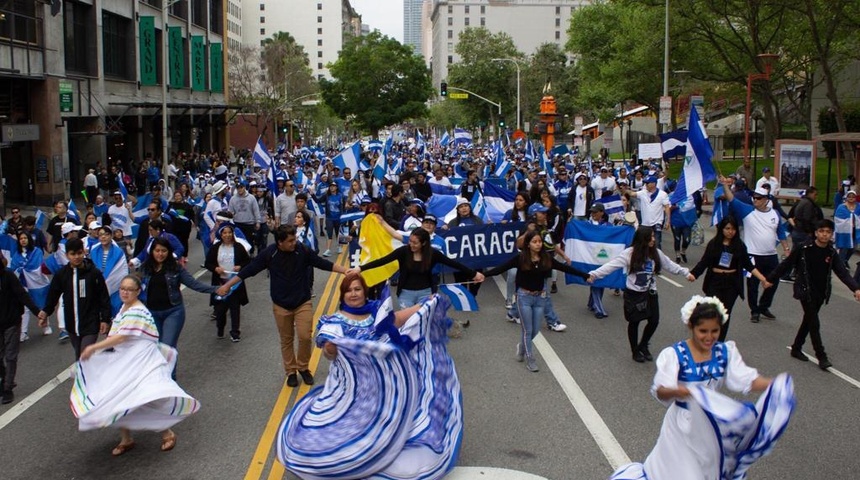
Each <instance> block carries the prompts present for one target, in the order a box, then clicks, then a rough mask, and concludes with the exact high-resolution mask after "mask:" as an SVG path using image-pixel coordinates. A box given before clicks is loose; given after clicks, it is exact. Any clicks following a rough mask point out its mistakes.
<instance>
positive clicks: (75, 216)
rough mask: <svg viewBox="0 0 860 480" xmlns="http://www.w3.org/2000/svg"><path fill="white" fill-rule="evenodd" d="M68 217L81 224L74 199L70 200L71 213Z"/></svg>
mask: <svg viewBox="0 0 860 480" xmlns="http://www.w3.org/2000/svg"><path fill="white" fill-rule="evenodd" d="M68 216H70V217H72V218H73V219H75V222H76V223H77V224H78V225H80V224H81V216H80V214H78V206H77V205H75V200H74V199H69V212H68Z"/></svg>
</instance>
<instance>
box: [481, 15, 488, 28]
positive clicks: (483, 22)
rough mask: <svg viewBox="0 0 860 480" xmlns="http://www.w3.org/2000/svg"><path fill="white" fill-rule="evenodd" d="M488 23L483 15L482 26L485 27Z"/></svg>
mask: <svg viewBox="0 0 860 480" xmlns="http://www.w3.org/2000/svg"><path fill="white" fill-rule="evenodd" d="M486 25H487V19H486V18H484V17H481V26H482V27H484V26H486Z"/></svg>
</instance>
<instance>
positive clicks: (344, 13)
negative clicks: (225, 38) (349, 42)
mask: <svg viewBox="0 0 860 480" xmlns="http://www.w3.org/2000/svg"><path fill="white" fill-rule="evenodd" d="M242 5H243V7H242V10H243V11H242V43H244V44H245V45H254V46H259V45H261V44H262V42H263V40H265V39H267V38H271V37H272V35H274V34H276V33H278V32H287V33H289V34H290V35H292V36H293V38H295V39H296V42H297V43H298V44H299V45H301V46H303V47H304V49H305V52H306V53H307V54H308V58H309V59H310V67H311V70H312V71H313V74H314V76H316V77H327V76H329V73H328V69H327V68H326V65H327V64H329V63H333V62H334V61H336V60H337V56H338V52H340V50H341V48H343V43H344V39H345V38H346V37H347V36H351V35H352V36H359V35H361V16H360V15H358V13H357V12H356V11H355V9H353V8H352V6H351V5H350V3H349V0H290V1H285V0H256V1H254V0H244V2H243V3H242Z"/></svg>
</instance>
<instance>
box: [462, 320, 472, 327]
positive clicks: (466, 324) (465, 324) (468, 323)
mask: <svg viewBox="0 0 860 480" xmlns="http://www.w3.org/2000/svg"><path fill="white" fill-rule="evenodd" d="M471 324H472V321H471V320H466V321H465V322H460V326H461V327H463V328H469V325H471Z"/></svg>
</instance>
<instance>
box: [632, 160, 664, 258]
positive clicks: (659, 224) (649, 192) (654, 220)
mask: <svg viewBox="0 0 860 480" xmlns="http://www.w3.org/2000/svg"><path fill="white" fill-rule="evenodd" d="M631 195H635V196H636V198H637V199H638V200H639V212H640V213H641V214H642V222H641V225H643V226H646V227H651V228H653V229H654V238H655V239H656V241H657V248H660V249H661V250H662V244H661V241H662V240H663V230H666V229H668V228H669V221H670V220H671V215H672V213H671V212H672V211H671V208H672V204H671V202H669V195H668V194H667V193H666V192H664V191H663V190H659V189H658V188H657V177H655V176H653V175H651V176H649V177H648V178H646V179H645V188H644V189H643V190H639V191H638V192H631Z"/></svg>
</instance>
